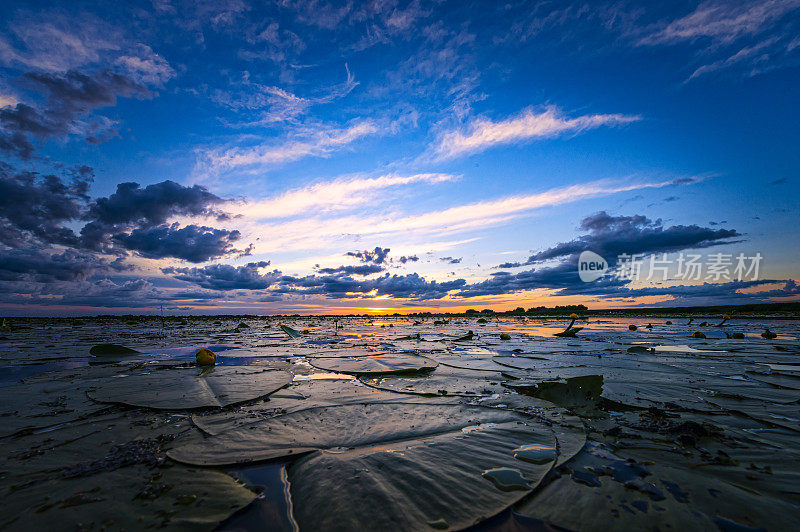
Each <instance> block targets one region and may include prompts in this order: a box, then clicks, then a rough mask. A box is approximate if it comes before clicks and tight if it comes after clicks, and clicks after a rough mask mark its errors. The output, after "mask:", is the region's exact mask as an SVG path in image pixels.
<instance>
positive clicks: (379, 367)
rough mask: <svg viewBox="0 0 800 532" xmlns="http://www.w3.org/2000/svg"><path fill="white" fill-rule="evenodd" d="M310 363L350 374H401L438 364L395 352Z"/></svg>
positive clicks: (433, 366) (429, 369)
mask: <svg viewBox="0 0 800 532" xmlns="http://www.w3.org/2000/svg"><path fill="white" fill-rule="evenodd" d="M310 364H311V365H312V366H314V367H315V368H318V369H324V370H326V371H337V372H340V373H349V374H351V375H402V374H413V373H420V372H425V371H431V370H432V369H434V368H435V367H436V366H438V365H439V363H438V362H436V361H435V360H431V359H430V358H426V357H423V356H420V355H413V354H405V353H396V354H386V355H376V356H363V357H352V358H344V357H338V358H314V359H312V360H311V361H310Z"/></svg>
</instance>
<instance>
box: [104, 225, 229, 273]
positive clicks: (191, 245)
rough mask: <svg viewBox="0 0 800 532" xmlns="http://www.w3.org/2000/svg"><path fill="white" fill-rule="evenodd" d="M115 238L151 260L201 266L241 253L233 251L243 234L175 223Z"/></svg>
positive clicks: (115, 236) (114, 237)
mask: <svg viewBox="0 0 800 532" xmlns="http://www.w3.org/2000/svg"><path fill="white" fill-rule="evenodd" d="M112 238H113V239H114V241H115V242H118V243H119V244H120V245H121V246H122V247H123V248H125V249H127V250H130V251H136V252H137V253H139V254H140V255H141V256H143V257H145V258H148V259H163V258H167V257H174V258H178V259H183V260H185V261H188V262H193V263H198V262H206V261H208V260H211V259H216V258H219V257H222V256H225V255H229V254H231V253H234V252H237V253H238V252H239V251H238V250H234V249H233V243H234V242H236V241H237V240H239V238H241V234H240V233H239V231H236V230H233V231H229V230H227V229H214V228H212V227H206V226H197V225H187V226H186V227H180V226H179V224H178V222H175V223H173V224H172V225H159V226H156V227H148V228H146V229H141V228H137V229H134V230H133V231H131V232H130V233H121V234H116V235H114V236H113V237H112Z"/></svg>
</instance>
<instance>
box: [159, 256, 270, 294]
mask: <svg viewBox="0 0 800 532" xmlns="http://www.w3.org/2000/svg"><path fill="white" fill-rule="evenodd" d="M269 264H270V263H269V261H260V262H249V263H247V264H245V265H244V266H231V265H229V264H212V265H210V266H205V267H203V268H174V267H169V268H162V269H161V271H162V272H164V273H165V274H167V275H171V276H172V277H174V278H175V279H178V280H180V281H186V282H189V283H193V284H196V285H198V286H200V287H202V288H207V289H210V290H263V289H266V288H269V287H270V286H271V285H272V284H273V283H274V282H275V281H276V280H277V279H278V278H279V277H280V273H279V272H270V273H268V274H266V275H261V274H260V273H258V270H259V268H266V267H267V266H269Z"/></svg>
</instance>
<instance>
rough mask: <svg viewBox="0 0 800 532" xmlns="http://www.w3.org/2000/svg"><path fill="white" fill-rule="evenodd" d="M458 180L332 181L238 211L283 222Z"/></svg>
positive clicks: (433, 176) (394, 177) (442, 176)
mask: <svg viewBox="0 0 800 532" xmlns="http://www.w3.org/2000/svg"><path fill="white" fill-rule="evenodd" d="M456 179H458V176H454V175H451V174H438V173H431V174H413V175H397V174H387V175H382V176H379V177H373V178H354V179H335V180H333V181H326V182H322V183H316V184H313V185H309V186H307V187H304V188H299V189H294V190H290V191H288V192H286V193H284V194H281V195H280V196H278V197H275V198H270V199H264V200H256V201H250V202H247V203H245V204H243V205H241V206H239V208H238V212H239V213H240V214H242V215H243V216H246V217H250V218H255V219H262V220H263V219H268V218H284V217H289V216H294V215H297V214H301V213H304V212H307V211H311V210H313V211H315V212H319V211H320V210H334V209H342V208H345V207H353V206H356V205H360V204H364V203H368V202H371V201H376V200H377V199H378V198H376V196H377V194H379V193H382V191H384V190H385V189H387V188H393V187H399V186H406V185H410V184H414V183H430V184H435V183H444V182H448V181H453V180H456Z"/></svg>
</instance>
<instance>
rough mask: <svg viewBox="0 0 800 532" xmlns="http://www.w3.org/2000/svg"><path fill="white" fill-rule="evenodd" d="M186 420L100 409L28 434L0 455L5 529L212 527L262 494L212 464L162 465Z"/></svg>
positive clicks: (186, 427)
mask: <svg viewBox="0 0 800 532" xmlns="http://www.w3.org/2000/svg"><path fill="white" fill-rule="evenodd" d="M187 430H191V429H190V427H189V425H188V422H187V420H185V419H184V420H174V419H170V420H169V421H167V420H166V419H159V418H157V417H156V416H154V415H150V414H132V413H128V414H125V415H119V414H115V415H106V416H97V417H95V418H93V419H92V420H91V421H84V422H79V423H71V424H69V425H66V426H64V427H61V428H59V429H56V430H52V431H48V432H44V433H42V434H32V435H28V436H24V437H22V438H21V439H20V440H19V441H18V443H19V445H18V446H17V447H16V449H15V450H11V449H9V450H7V451H6V452H4V453H3V457H2V458H0V469H2V470H3V475H2V478H0V487H2V488H4V489H3V512H2V515H1V516H0V528H3V529H14V530H62V529H63V530H68V529H70V530H71V529H73V528H75V526H77V525H78V524H79V523H80V524H81V525H82V526H85V527H87V528H89V529H101V528H106V527H109V526H111V524H112V523H113V528H115V529H120V530H139V529H147V528H160V527H168V528H186V529H192V530H194V529H201V530H212V529H214V528H215V527H216V526H217V525H218V524H219V523H220V522H222V521H223V520H225V519H226V518H227V517H228V516H230V515H231V514H233V513H234V512H236V511H237V510H239V509H242V508H244V507H245V506H247V505H248V504H250V502H252V501H253V500H254V499H255V497H256V494H255V493H253V492H252V491H250V490H248V489H246V488H245V487H244V486H242V485H241V484H240V483H238V482H236V481H235V480H234V479H233V478H231V477H230V476H228V475H226V474H224V473H222V472H219V471H213V470H197V469H190V468H187V467H184V466H181V465H173V466H172V467H163V466H164V463H165V462H164V448H165V447H167V446H168V445H169V444H170V441H171V440H172V438H173V437H174V434H175V433H176V432H179V431H182V432H185V431H187Z"/></svg>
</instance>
